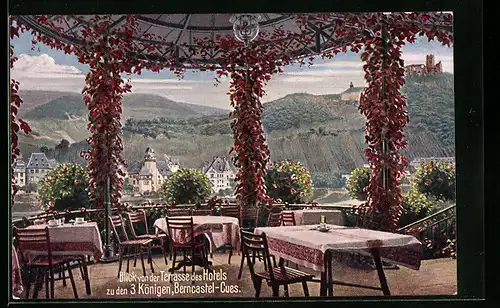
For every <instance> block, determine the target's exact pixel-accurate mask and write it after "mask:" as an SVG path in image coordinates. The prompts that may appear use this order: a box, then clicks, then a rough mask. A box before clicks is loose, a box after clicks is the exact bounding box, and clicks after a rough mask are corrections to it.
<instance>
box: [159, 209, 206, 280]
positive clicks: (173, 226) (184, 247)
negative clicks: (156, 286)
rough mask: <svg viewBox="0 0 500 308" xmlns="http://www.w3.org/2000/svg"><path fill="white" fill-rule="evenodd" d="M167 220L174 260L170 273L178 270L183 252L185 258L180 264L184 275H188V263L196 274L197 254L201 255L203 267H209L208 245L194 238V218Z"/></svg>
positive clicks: (172, 218) (171, 218)
mask: <svg viewBox="0 0 500 308" xmlns="http://www.w3.org/2000/svg"><path fill="white" fill-rule="evenodd" d="M166 219H167V230H168V236H169V238H170V243H171V246H172V250H173V258H174V259H173V261H172V267H171V269H170V271H171V272H173V271H174V270H175V269H176V268H175V267H176V264H175V262H176V259H177V253H178V252H181V253H182V255H183V258H184V259H183V260H182V261H180V264H181V265H182V267H183V269H184V273H186V265H187V264H188V263H190V264H191V266H192V273H194V270H195V265H196V264H195V263H196V262H195V259H196V258H197V256H196V254H197V253H199V254H200V255H201V256H200V257H201V260H202V262H201V265H202V266H205V267H207V266H208V257H207V251H206V244H205V242H204V241H202V240H199V239H198V238H195V237H194V225H193V217H189V218H186V217H182V218H181V217H167V218H166ZM188 253H191V259H188V258H187V256H188ZM199 265H200V264H199Z"/></svg>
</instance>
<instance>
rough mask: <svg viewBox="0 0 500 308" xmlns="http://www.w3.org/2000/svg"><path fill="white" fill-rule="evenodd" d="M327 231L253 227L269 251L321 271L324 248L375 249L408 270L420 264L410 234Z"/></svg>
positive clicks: (344, 229)
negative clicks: (264, 236) (263, 239)
mask: <svg viewBox="0 0 500 308" xmlns="http://www.w3.org/2000/svg"><path fill="white" fill-rule="evenodd" d="M329 227H330V230H329V231H328V232H319V231H317V230H312V228H313V226H282V227H264V228H257V229H255V233H257V234H261V233H262V232H265V233H266V236H267V239H268V244H269V251H270V253H271V254H273V255H275V256H277V257H282V258H283V259H286V260H289V261H292V262H294V263H297V264H300V265H302V266H305V267H308V268H312V269H314V270H318V271H323V269H324V253H325V252H326V251H327V250H334V251H335V250H337V251H338V250H348V251H359V252H367V250H369V249H371V248H377V249H378V250H379V252H380V256H381V258H382V259H385V260H387V261H390V262H393V263H396V264H400V265H402V266H406V267H409V268H412V269H419V267H420V247H421V243H420V242H419V241H418V240H417V239H416V238H415V237H413V236H410V235H402V234H396V233H389V232H381V231H373V230H368V229H360V228H351V227H344V226H336V225H329Z"/></svg>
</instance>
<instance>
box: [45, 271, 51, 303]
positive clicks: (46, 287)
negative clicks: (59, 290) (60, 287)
mask: <svg viewBox="0 0 500 308" xmlns="http://www.w3.org/2000/svg"><path fill="white" fill-rule="evenodd" d="M49 276H50V275H49V270H48V269H47V271H46V272H45V298H46V299H49V289H50V281H49V280H50V278H49Z"/></svg>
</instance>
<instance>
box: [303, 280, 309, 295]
mask: <svg viewBox="0 0 500 308" xmlns="http://www.w3.org/2000/svg"><path fill="white" fill-rule="evenodd" d="M302 288H303V289H304V296H305V297H309V288H308V287H307V281H305V280H304V281H302Z"/></svg>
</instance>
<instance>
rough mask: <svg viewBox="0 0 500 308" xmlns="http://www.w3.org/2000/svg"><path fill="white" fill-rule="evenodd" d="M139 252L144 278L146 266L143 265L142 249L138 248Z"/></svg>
mask: <svg viewBox="0 0 500 308" xmlns="http://www.w3.org/2000/svg"><path fill="white" fill-rule="evenodd" d="M139 251H140V255H141V264H142V273H143V274H144V276H146V266H145V265H144V251H143V250H142V248H140V249H139ZM136 258H137V255H136Z"/></svg>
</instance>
